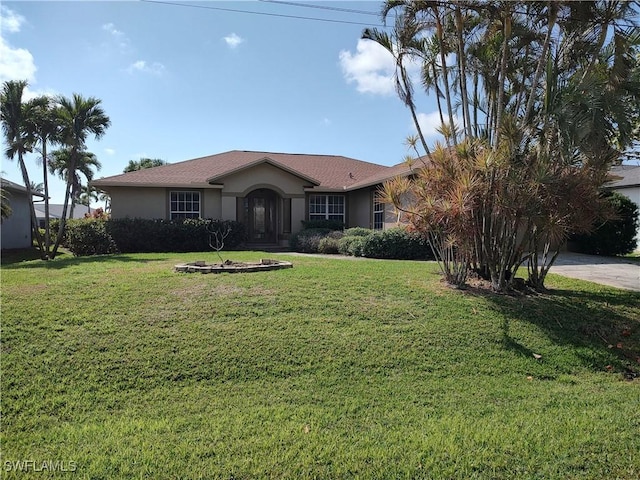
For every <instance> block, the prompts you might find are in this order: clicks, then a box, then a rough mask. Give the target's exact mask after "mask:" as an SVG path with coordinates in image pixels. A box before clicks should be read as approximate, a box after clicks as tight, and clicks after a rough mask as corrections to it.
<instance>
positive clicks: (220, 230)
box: [207, 225, 231, 263]
mask: <svg viewBox="0 0 640 480" xmlns="http://www.w3.org/2000/svg"><path fill="white" fill-rule="evenodd" d="M207 232H209V246H210V247H211V248H213V249H214V250H215V252H216V254H217V255H218V257H219V258H220V262H222V263H224V260H223V259H222V255H220V252H221V251H222V249H223V248H224V241H225V239H226V238H227V237H228V236H229V234H230V233H231V227H230V226H228V225H227V226H226V228H225V227H223V226H218V227H214V226H213V225H207Z"/></svg>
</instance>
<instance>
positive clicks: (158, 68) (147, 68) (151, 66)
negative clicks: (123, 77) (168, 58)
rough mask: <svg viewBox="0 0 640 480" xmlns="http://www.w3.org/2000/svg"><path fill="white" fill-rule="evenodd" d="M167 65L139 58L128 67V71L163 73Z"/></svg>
mask: <svg viewBox="0 0 640 480" xmlns="http://www.w3.org/2000/svg"><path fill="white" fill-rule="evenodd" d="M165 70H166V68H165V66H164V65H163V64H162V63H160V62H152V63H148V62H147V61H146V60H138V61H137V62H134V63H132V64H131V65H129V68H127V72H129V73H131V74H133V73H136V72H142V73H149V74H152V75H158V76H160V75H162V74H163V73H164V72H165Z"/></svg>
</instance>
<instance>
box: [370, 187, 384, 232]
mask: <svg viewBox="0 0 640 480" xmlns="http://www.w3.org/2000/svg"><path fill="white" fill-rule="evenodd" d="M373 229H374V230H383V229H384V203H382V202H380V200H379V199H378V196H377V195H374V196H373Z"/></svg>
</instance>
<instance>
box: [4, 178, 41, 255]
mask: <svg viewBox="0 0 640 480" xmlns="http://www.w3.org/2000/svg"><path fill="white" fill-rule="evenodd" d="M0 182H1V183H2V189H3V190H4V191H5V194H6V197H7V202H8V203H9V205H10V206H11V215H10V216H9V218H7V219H5V220H3V222H2V224H0V247H1V248H2V249H14V248H29V247H30V246H31V242H32V239H31V212H30V208H29V196H28V195H27V189H26V188H25V187H23V186H22V185H18V184H17V183H14V182H11V181H9V180H5V179H4V178H2V179H0ZM34 195H36V196H39V197H42V195H39V194H34Z"/></svg>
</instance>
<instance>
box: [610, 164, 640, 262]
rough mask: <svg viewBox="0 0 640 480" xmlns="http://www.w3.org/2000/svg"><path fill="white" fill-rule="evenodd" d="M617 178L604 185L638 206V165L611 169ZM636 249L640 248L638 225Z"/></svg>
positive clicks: (639, 204) (639, 167) (639, 193)
mask: <svg viewBox="0 0 640 480" xmlns="http://www.w3.org/2000/svg"><path fill="white" fill-rule="evenodd" d="M611 173H612V174H613V175H615V176H616V177H619V179H618V180H614V181H612V182H609V183H608V184H607V185H606V187H607V188H610V189H611V190H613V191H615V192H618V193H620V194H621V195H624V196H625V197H627V198H628V199H629V200H631V201H632V202H633V203H635V204H636V205H638V208H640V165H619V166H617V167H613V168H612V169H611ZM636 242H637V244H636V245H637V246H636V250H640V227H638V231H637V232H636Z"/></svg>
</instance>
